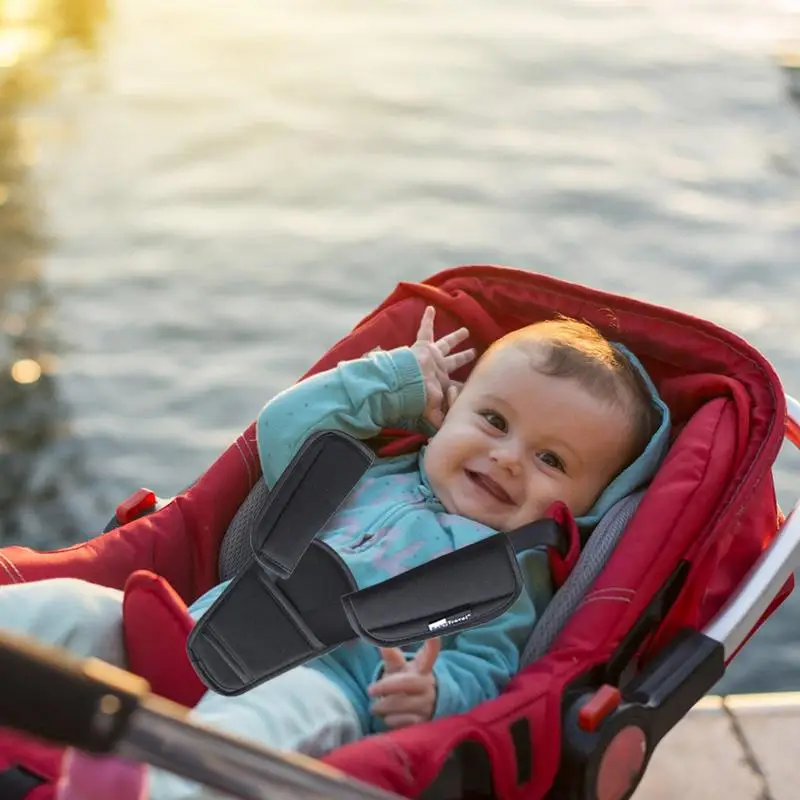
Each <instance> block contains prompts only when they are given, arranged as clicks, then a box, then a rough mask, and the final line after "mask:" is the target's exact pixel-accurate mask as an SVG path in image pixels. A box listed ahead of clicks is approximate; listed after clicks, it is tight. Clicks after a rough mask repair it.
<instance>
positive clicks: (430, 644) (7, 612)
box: [0, 308, 669, 800]
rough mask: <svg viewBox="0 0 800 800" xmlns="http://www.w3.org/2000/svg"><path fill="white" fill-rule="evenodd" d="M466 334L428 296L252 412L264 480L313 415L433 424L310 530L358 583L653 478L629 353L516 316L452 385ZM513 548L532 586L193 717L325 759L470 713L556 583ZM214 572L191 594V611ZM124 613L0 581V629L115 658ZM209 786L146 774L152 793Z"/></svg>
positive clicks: (637, 376)
mask: <svg viewBox="0 0 800 800" xmlns="http://www.w3.org/2000/svg"><path fill="white" fill-rule="evenodd" d="M467 337H468V332H467V331H466V329H463V328H462V329H460V330H458V331H455V332H454V333H451V334H449V335H447V336H445V337H443V338H441V339H438V340H437V339H436V338H435V336H434V310H433V309H432V308H428V309H427V310H426V311H425V313H424V315H423V319H422V322H421V324H420V327H419V331H418V334H417V339H416V341H415V342H414V344H413V345H411V346H410V347H400V348H396V349H394V350H390V351H380V350H379V351H376V352H372V353H370V354H368V355H367V356H364V357H363V358H360V359H355V360H353V361H347V362H342V363H340V364H339V365H338V366H337V367H335V368H334V369H331V370H328V371H327V372H324V373H320V374H317V375H315V376H312V377H310V378H308V379H306V380H304V381H302V382H300V383H298V384H297V385H295V386H293V387H291V388H289V389H287V390H286V391H284V392H282V393H280V394H279V395H277V396H276V397H275V398H273V399H272V400H271V401H270V402H269V403H267V405H266V406H265V407H264V409H263V410H262V412H261V414H260V415H259V418H258V423H257V436H258V447H259V455H260V458H261V463H262V468H263V474H264V479H265V481H266V483H267V485H268V486H270V487H271V486H273V485H274V484H275V482H276V481H277V480H278V478H279V476H280V475H281V473H282V472H283V470H284V469H285V467H286V466H287V464H288V463H289V461H290V460H291V459H292V457H293V456H294V455H295V453H296V452H297V450H298V448H299V447H300V446H301V445H302V443H303V441H304V440H305V439H306V438H307V437H308V436H309V435H310V434H311V433H313V432H314V431H316V430H323V429H331V428H335V429H338V430H343V431H345V432H347V433H349V434H351V435H354V436H357V437H359V438H362V439H366V438H369V437H371V436H374V435H376V434H377V433H378V432H379V431H380V430H381V428H383V427H389V426H395V427H396V426H398V425H400V426H406V427H411V428H416V429H422V430H424V431H425V432H427V433H431V434H432V436H431V438H430V440H429V443H428V444H427V445H426V446H425V447H424V448H422V450H421V451H420V452H419V453H414V454H411V455H404V456H400V457H396V458H388V459H379V460H378V461H376V463H375V464H374V465H373V466H372V468H371V469H370V470H369V471H368V472H367V474H366V475H365V476H364V478H363V479H362V480H361V481H360V483H359V485H358V486H357V487H356V490H355V491H354V492H353V494H352V495H351V497H350V498H349V499H348V501H347V503H346V504H345V505H344V506H343V507H342V508H341V509H340V510H339V512H338V513H337V514H336V515H335V516H334V517H333V518H332V519H331V520H330V521H329V523H328V524H327V525H326V527H325V528H324V530H322V531H321V532H320V533H319V537H320V538H321V539H323V540H324V541H326V542H327V543H328V544H329V545H330V546H331V547H333V548H334V549H335V550H336V551H337V553H338V554H339V555H340V556H341V557H342V558H343V559H344V561H345V562H346V563H347V565H348V567H349V568H350V571H351V572H352V574H353V577H354V578H355V580H356V582H357V583H358V585H359V587H361V588H364V587H366V586H370V585H373V584H375V583H379V582H381V581H383V580H386V579H387V578H388V577H391V576H393V575H396V574H399V573H401V572H404V571H406V570H408V569H410V568H412V567H415V566H417V565H419V564H422V563H425V562H427V561H429V560H430V559H432V558H436V557H438V556H441V555H443V554H445V553H447V552H451V551H453V550H455V549H458V548H460V547H463V546H465V545H468V544H471V543H473V542H475V541H478V540H480V539H484V538H486V537H488V536H491V535H492V534H493V533H495V532H496V531H506V530H512V529H514V528H517V527H519V526H521V525H523V524H525V523H528V522H531V521H532V520H535V519H538V518H541V517H542V516H545V515H546V512H547V510H548V509H549V508H550V506H551V505H552V504H553V503H556V502H562V503H564V504H565V505H566V506H567V507H568V508H569V509H570V510H571V512H572V513H573V515H574V516H575V517H576V520H577V522H578V524H579V525H580V526H583V527H584V528H586V529H589V530H590V529H591V527H592V526H593V525H594V524H595V523H596V521H597V518H598V516H599V515H600V514H601V513H602V512H603V511H604V510H605V509H607V508H608V507H609V505H611V504H613V503H614V502H616V501H617V500H619V499H620V498H621V497H623V496H625V495H626V494H627V493H629V492H630V491H633V490H634V489H635V488H637V487H639V486H641V485H642V484H644V483H646V482H647V481H648V480H649V479H650V478H651V477H652V475H653V473H654V471H655V469H656V468H657V466H658V463H659V461H660V458H661V456H662V455H663V453H664V451H665V449H666V445H667V438H668V430H669V415H668V412H667V409H666V407H665V406H664V404H663V402H662V401H661V400H660V399H659V398H658V395H657V393H656V391H655V389H654V387H653V385H652V383H651V382H650V380H649V378H648V377H647V375H646V374H645V372H644V370H643V369H642V367H641V365H639V363H638V361H637V360H636V359H635V358H634V357H633V356H632V355H631V354H630V353H627V351H624V350H623V349H622V348H620V347H619V346H615V345H612V344H610V343H609V342H608V341H606V340H605V339H604V338H603V337H602V336H601V335H600V334H599V333H598V332H597V331H596V330H594V329H593V328H591V327H590V326H588V325H585V324H583V323H580V322H577V321H575V320H569V319H556V320H551V321H548V322H543V323H538V324H535V325H531V326H528V327H526V328H523V329H521V330H519V331H516V332H514V333H512V334H510V335H508V336H506V337H504V338H503V339H501V340H499V341H498V342H496V343H495V344H494V345H493V346H492V347H491V348H489V350H488V351H487V352H486V353H485V354H484V355H483V356H482V357H481V359H480V360H479V361H478V363H477V364H476V366H475V367H474V369H473V370H472V373H471V375H470V376H469V379H468V380H467V381H466V383H465V384H464V385H463V386H461V385H460V384H458V383H456V382H454V381H453V380H452V379H451V377H450V376H451V374H452V373H453V372H454V371H455V370H457V369H458V368H460V367H463V366H465V365H467V364H469V363H470V362H471V361H473V360H474V358H475V353H474V351H472V350H466V351H460V352H456V348H458V346H459V345H460V344H462V343H463V342H464V341H465V340H466V338H467ZM519 560H520V565H521V567H522V571H523V575H524V577H525V582H526V589H527V591H526V592H523V594H522V595H521V596H520V598H519V599H518V600H517V602H516V603H515V604H514V605H513V606H512V608H511V609H509V611H507V612H506V613H505V614H503V615H502V616H501V617H499V618H498V619H496V620H494V621H492V622H490V623H488V624H484V625H481V626H478V627H476V628H473V629H471V630H467V631H463V632H461V633H457V634H451V635H449V636H445V637H444V638H443V639H441V640H439V639H432V640H429V641H427V642H425V643H424V644H423V645H422V646H421V647H411V648H404V649H403V650H400V649H379V648H376V647H374V646H372V645H370V644H368V643H367V642H364V641H361V640H358V641H356V642H353V643H351V644H347V645H344V646H342V647H339V648H338V649H336V650H334V651H333V652H331V653H328V654H326V655H325V656H322V657H319V658H317V659H314V660H312V661H310V662H308V663H307V664H305V665H303V666H301V667H296V668H294V669H292V670H289V671H288V672H285V673H283V674H282V675H279V676H277V677H276V678H274V679H272V680H270V681H267V682H266V683H263V684H261V685H260V686H257V687H255V688H253V689H251V690H250V691H248V692H245V693H244V694H242V695H239V696H236V697H224V696H221V695H218V694H215V693H214V692H207V693H206V695H205V696H204V697H203V698H202V699H201V700H200V702H199V704H198V705H197V706H196V708H195V710H194V711H193V714H194V716H195V718H196V719H198V720H200V721H202V722H204V723H206V724H209V725H212V726H214V727H217V728H220V729H223V730H227V731H229V732H232V733H236V734H238V735H241V736H244V737H247V738H249V739H253V740H255V741H258V742H260V743H262V744H264V745H267V746H270V747H274V748H278V749H285V750H294V751H298V752H303V753H306V754H308V755H312V756H319V755H322V754H324V753H325V752H327V751H329V750H331V749H333V748H335V747H338V746H339V745H342V744H344V743H347V742H350V741H354V740H356V739H358V738H360V737H362V736H365V735H368V734H371V733H375V732H378V731H381V730H384V729H386V728H397V727H402V726H406V725H410V724H414V723H417V722H421V721H425V720H429V719H432V718H435V717H440V716H444V715H450V714H456V713H462V712H466V711H468V710H470V709H472V708H474V707H475V706H477V705H478V704H480V703H482V702H484V701H486V700H489V699H491V698H493V697H496V696H497V695H498V694H499V693H500V692H501V691H502V689H503V687H504V686H505V684H506V683H507V682H508V680H509V679H510V678H511V676H513V675H514V674H515V672H517V670H518V669H519V666H520V654H521V650H522V648H523V647H524V644H525V641H526V640H527V638H528V636H529V635H530V632H531V629H532V628H533V626H534V624H535V622H536V620H537V618H538V616H539V615H540V614H541V612H542V610H543V609H544V607H545V606H546V604H547V603H548V602H549V600H550V597H551V596H552V591H553V587H552V581H551V579H550V575H549V571H548V562H547V557H546V553H545V552H543V551H542V550H540V549H536V550H532V551H529V552H526V553H522V554H521V555H520V556H519ZM226 585H227V584H221V585H219V586H217V587H215V588H214V589H212V590H211V591H210V592H208V593H207V594H206V595H204V596H203V597H202V598H200V599H199V600H198V601H197V602H196V603H195V604H194V605H193V606H192V607H191V608H190V613H191V614H192V616H193V617H194V618H195V619H197V618H199V617H200V616H201V615H202V614H203V613H204V612H205V611H207V609H208V608H209V606H210V605H211V604H212V603H213V602H214V600H215V599H216V598H217V597H218V596H219V594H220V593H221V592H222V591H223V590H224V588H225V586H226ZM54 608H58V610H59V612H58V614H54V613H53V609H54ZM257 613H258V610H257V609H254V619H253V632H254V635H257V633H258V617H257ZM120 618H121V593H119V592H116V591H114V590H110V589H106V588H102V587H97V586H93V585H91V584H86V583H82V582H80V581H75V580H70V579H58V580H51V581H41V582H38V583H33V584H28V585H15V586H9V587H2V588H0V628H6V629H10V630H15V631H17V632H21V633H27V634H28V635H32V636H34V637H36V638H39V639H43V640H45V641H47V642H49V643H52V644H56V645H60V646H67V647H69V649H71V650H72V651H73V652H74V653H75V654H76V655H79V656H86V655H95V656H97V657H100V658H104V659H105V660H108V661H112V662H113V663H118V664H121V665H124V664H125V657H124V648H123V645H122V636H121V626H120ZM263 635H264V636H268V635H269V631H263ZM211 796H213V795H211V794H210V793H208V792H207V791H206V792H205V793H204V790H203V789H202V788H201V787H199V786H197V785H196V784H193V783H191V782H189V781H185V780H183V779H180V778H177V777H175V776H172V775H169V774H167V773H164V772H161V771H157V770H152V771H151V774H150V797H151V798H153V799H154V800H177V799H178V798H203V797H211Z"/></svg>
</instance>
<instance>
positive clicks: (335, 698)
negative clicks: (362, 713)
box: [0, 578, 363, 800]
mask: <svg viewBox="0 0 800 800" xmlns="http://www.w3.org/2000/svg"><path fill="white" fill-rule="evenodd" d="M0 629H2V630H6V631H10V632H14V633H20V634H24V635H27V636H30V637H32V638H34V639H37V640H38V641H40V642H42V643H44V644H50V645H55V646H57V647H62V648H64V649H65V650H68V651H69V652H70V653H72V654H73V655H75V656H77V657H79V658H86V657H90V656H93V657H95V658H99V659H101V660H103V661H107V662H109V663H111V664H114V665H116V666H119V667H123V668H124V667H125V666H126V657H125V644H124V641H123V635H122V592H120V591H117V590H116V589H108V588H106V587H102V586H96V585H94V584H91V583H86V582H85V581H81V580H77V579H74V578H56V579H52V580H46V581H37V582H35V583H23V584H13V585H10V586H0ZM192 718H193V719H195V720H197V721H198V722H202V723H203V724H205V725H210V726H211V727H214V728H217V729H219V730H223V731H226V732H228V733H232V734H235V735H237V736H241V737H242V738H245V739H250V740H252V741H255V742H257V743H259V744H261V745H265V746H267V747H270V748H273V749H277V750H283V751H293V752H298V753H304V754H305V755H309V756H313V757H319V756H321V755H323V754H324V753H326V752H328V751H330V750H333V749H334V748H336V747H339V746H340V745H343V744H346V743H348V742H352V741H355V740H356V739H359V738H361V736H362V735H363V731H362V728H361V724H360V721H359V719H358V715H357V714H356V712H355V710H354V708H353V706H352V704H351V703H350V702H349V701H348V699H347V697H346V696H345V695H344V694H343V693H342V691H341V690H340V689H339V688H338V687H337V686H336V685H334V684H333V683H331V682H330V681H329V680H327V679H326V678H324V677H323V676H322V675H321V674H320V673H319V672H317V671H316V670H313V669H310V668H308V667H298V668H296V669H293V670H290V671H288V672H285V673H283V674H282V675H279V676H278V677H277V678H273V679H272V680H270V681H267V682H266V683H262V684H261V685H260V686H257V687H256V688H255V689H251V690H250V691H249V692H245V693H244V694H242V695H239V696H237V697H225V696H223V695H219V694H216V693H215V692H210V691H209V692H206V694H205V695H203V697H202V699H201V700H200V702H199V703H198V704H197V706H196V707H195V708H194V710H193V712H192ZM149 785H150V798H151V800H210V798H215V797H217V796H218V795H216V794H214V793H212V792H211V791H210V790H208V789H204V788H203V787H201V786H199V785H198V784H196V783H193V782H191V781H187V780H184V779H182V778H178V777H177V776H174V775H172V774H170V773H167V772H164V771H162V770H156V769H152V770H150V774H149Z"/></svg>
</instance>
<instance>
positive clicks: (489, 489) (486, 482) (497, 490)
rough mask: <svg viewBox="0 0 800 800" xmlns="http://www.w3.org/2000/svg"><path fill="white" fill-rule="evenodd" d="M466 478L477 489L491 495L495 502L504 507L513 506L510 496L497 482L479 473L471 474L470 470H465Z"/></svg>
mask: <svg viewBox="0 0 800 800" xmlns="http://www.w3.org/2000/svg"><path fill="white" fill-rule="evenodd" d="M464 472H466V474H467V477H468V478H469V479H470V481H472V483H474V484H475V485H476V486H477V487H478V488H479V489H481V490H482V491H484V492H486V493H487V494H489V495H491V496H492V497H493V498H494V499H495V500H497V501H498V502H500V503H503V504H505V505H509V506H513V505H514V500H513V498H512V497H511V495H510V494H509V493H508V492H507V491H506V490H505V489H504V488H503V487H502V486H501V485H500V484H499V483H497V481H495V480H493V479H492V478H490V477H489V476H488V475H484V474H482V473H480V472H473V471H472V470H471V469H465V470H464Z"/></svg>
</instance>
